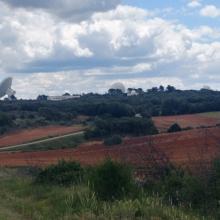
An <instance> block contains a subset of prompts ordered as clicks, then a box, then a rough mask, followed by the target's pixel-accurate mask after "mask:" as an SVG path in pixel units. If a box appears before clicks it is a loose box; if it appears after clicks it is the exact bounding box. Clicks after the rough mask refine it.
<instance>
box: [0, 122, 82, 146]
mask: <svg viewBox="0 0 220 220" xmlns="http://www.w3.org/2000/svg"><path fill="white" fill-rule="evenodd" d="M82 129H83V127H82V126H80V125H75V126H46V127H40V128H33V129H25V130H21V131H17V132H13V133H10V134H6V135H2V136H0V147H6V146H12V145H18V144H24V143H28V142H30V141H34V140H38V139H41V138H47V137H50V136H51V137H52V136H59V135H65V134H69V133H73V132H77V131H81V130H82Z"/></svg>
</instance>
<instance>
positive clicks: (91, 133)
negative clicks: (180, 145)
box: [85, 117, 158, 138]
mask: <svg viewBox="0 0 220 220" xmlns="http://www.w3.org/2000/svg"><path fill="white" fill-rule="evenodd" d="M157 133H158V131H157V129H156V127H155V125H154V123H153V121H152V120H150V119H147V118H144V119H143V118H129V117H125V118H117V119H116V118H108V119H105V120H103V119H100V118H98V119H96V121H95V126H94V128H92V129H89V130H87V131H86V133H85V137H86V138H102V137H108V136H111V135H115V134H117V135H118V134H120V135H134V136H141V135H152V134H157Z"/></svg>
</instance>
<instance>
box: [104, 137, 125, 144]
mask: <svg viewBox="0 0 220 220" xmlns="http://www.w3.org/2000/svg"><path fill="white" fill-rule="evenodd" d="M121 143H122V138H121V137H120V136H119V135H113V136H111V137H109V138H106V139H105V140H104V144H105V145H107V146H113V145H119V144H121Z"/></svg>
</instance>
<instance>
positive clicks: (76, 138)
mask: <svg viewBox="0 0 220 220" xmlns="http://www.w3.org/2000/svg"><path fill="white" fill-rule="evenodd" d="M43 140H44V139H43ZM83 142H84V135H83V134H78V135H73V136H68V137H61V138H59V139H56V140H48V141H47V142H43V143H38V144H30V145H27V146H22V147H16V148H14V149H9V150H5V151H22V152H31V151H46V150H55V149H67V148H75V147H77V146H78V145H79V144H81V143H83Z"/></svg>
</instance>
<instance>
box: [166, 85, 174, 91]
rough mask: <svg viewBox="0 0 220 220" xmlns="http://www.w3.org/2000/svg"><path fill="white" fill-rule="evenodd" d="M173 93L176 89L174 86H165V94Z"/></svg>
mask: <svg viewBox="0 0 220 220" xmlns="http://www.w3.org/2000/svg"><path fill="white" fill-rule="evenodd" d="M174 91H176V88H175V87H174V86H170V85H168V86H167V92H174Z"/></svg>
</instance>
